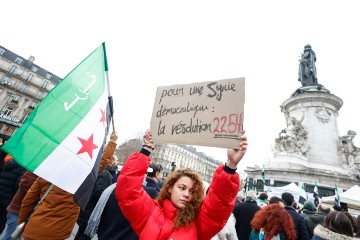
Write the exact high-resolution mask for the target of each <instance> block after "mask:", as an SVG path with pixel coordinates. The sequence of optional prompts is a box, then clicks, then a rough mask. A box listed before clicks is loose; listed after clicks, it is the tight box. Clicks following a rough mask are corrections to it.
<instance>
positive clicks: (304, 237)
mask: <svg viewBox="0 0 360 240" xmlns="http://www.w3.org/2000/svg"><path fill="white" fill-rule="evenodd" d="M284 208H285V210H286V211H287V212H288V213H290V215H291V217H292V219H293V220H294V225H295V227H296V236H297V238H296V239H297V240H310V236H309V233H308V230H307V228H306V224H305V220H304V218H303V217H302V216H301V215H300V214H299V213H297V212H296V210H295V208H293V207H291V206H285V207H284Z"/></svg>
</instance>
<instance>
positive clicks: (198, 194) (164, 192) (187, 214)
mask: <svg viewBox="0 0 360 240" xmlns="http://www.w3.org/2000/svg"><path fill="white" fill-rule="evenodd" d="M183 176H186V177H189V178H191V179H192V180H193V181H194V185H193V193H192V194H193V198H192V200H191V201H190V202H189V203H188V204H186V206H185V208H183V209H179V210H178V211H177V214H176V217H175V222H174V226H173V230H176V229H178V228H180V227H183V226H188V225H189V224H190V223H191V222H192V221H194V220H195V218H196V216H197V214H198V211H199V209H200V206H201V203H202V201H203V199H204V186H203V183H202V181H201V178H200V176H199V175H198V174H197V173H196V172H194V171H193V170H191V169H190V168H184V169H179V170H176V171H174V172H172V173H171V174H170V175H169V176H168V177H167V178H166V180H165V182H164V185H163V187H162V189H161V191H160V193H159V196H158V197H157V201H158V202H159V204H160V205H161V206H163V202H164V200H165V199H168V200H170V201H171V193H170V192H169V190H170V189H171V188H173V187H174V185H175V183H176V182H177V181H178V180H179V179H180V178H181V177H183Z"/></svg>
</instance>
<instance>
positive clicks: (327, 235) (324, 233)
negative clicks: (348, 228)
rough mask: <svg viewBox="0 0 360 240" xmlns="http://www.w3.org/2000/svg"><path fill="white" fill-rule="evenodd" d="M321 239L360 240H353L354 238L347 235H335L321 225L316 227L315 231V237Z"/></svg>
mask: <svg viewBox="0 0 360 240" xmlns="http://www.w3.org/2000/svg"><path fill="white" fill-rule="evenodd" d="M316 236H317V237H320V238H322V239H326V240H354V239H360V238H352V237H348V236H346V235H342V234H339V233H335V232H332V231H330V230H329V229H327V228H324V227H323V226H321V225H320V224H319V225H317V226H316V228H315V229H314V237H316Z"/></svg>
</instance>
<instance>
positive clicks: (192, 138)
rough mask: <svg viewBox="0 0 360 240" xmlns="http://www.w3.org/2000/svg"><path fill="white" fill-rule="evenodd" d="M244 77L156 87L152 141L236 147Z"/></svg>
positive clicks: (242, 105)
mask: <svg viewBox="0 0 360 240" xmlns="http://www.w3.org/2000/svg"><path fill="white" fill-rule="evenodd" d="M244 102H245V78H234V79H225V80H219V81H210V82H201V83H192V84H182V85H173V86H163V87H158V88H157V92H156V98H155V103H154V108H153V113H152V118H151V130H152V132H153V139H154V141H155V142H164V143H174V144H189V145H200V146H211V147H220V148H239V142H240V141H241V139H240V136H241V135H242V133H241V132H242V130H243V124H244V123H243V122H244Z"/></svg>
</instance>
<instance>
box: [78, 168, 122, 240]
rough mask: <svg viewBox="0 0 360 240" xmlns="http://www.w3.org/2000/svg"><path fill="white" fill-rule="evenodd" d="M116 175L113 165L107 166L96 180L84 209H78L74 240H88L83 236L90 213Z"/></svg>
mask: <svg viewBox="0 0 360 240" xmlns="http://www.w3.org/2000/svg"><path fill="white" fill-rule="evenodd" d="M116 167H117V166H116ZM114 175H116V171H115V168H114V165H109V166H107V167H106V168H105V169H104V170H103V171H102V172H101V173H99V175H98V177H97V178H96V182H95V185H94V188H93V190H92V193H91V197H90V199H89V202H88V203H87V205H86V207H85V208H84V209H80V213H79V217H78V220H77V224H78V225H79V229H78V231H77V233H76V235H75V238H74V240H90V239H91V238H89V236H87V235H85V234H84V232H85V229H86V227H87V224H88V220H89V218H90V215H91V213H92V211H93V210H94V208H95V206H96V203H97V202H98V200H99V198H100V196H101V194H102V193H103V191H104V190H105V189H106V188H107V187H108V186H110V185H111V184H112V180H113V176H114Z"/></svg>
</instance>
